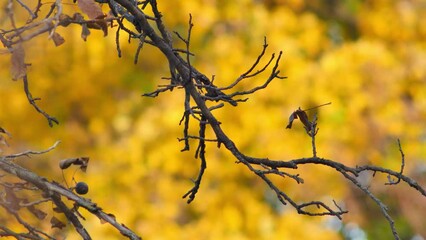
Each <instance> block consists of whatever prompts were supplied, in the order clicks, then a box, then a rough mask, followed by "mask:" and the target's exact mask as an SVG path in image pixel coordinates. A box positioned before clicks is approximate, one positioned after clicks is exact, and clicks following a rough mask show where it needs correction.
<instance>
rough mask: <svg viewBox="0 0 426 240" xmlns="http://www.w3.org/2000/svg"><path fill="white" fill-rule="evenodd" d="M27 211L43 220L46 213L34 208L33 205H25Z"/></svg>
mask: <svg viewBox="0 0 426 240" xmlns="http://www.w3.org/2000/svg"><path fill="white" fill-rule="evenodd" d="M27 209H28V211H30V212H31V213H32V214H33V215H34V216H35V217H36V218H37V219H38V220H43V219H44V218H46V216H47V213H45V212H43V211H41V210H40V209H38V208H36V207H35V206H34V205H31V206H28V207H27Z"/></svg>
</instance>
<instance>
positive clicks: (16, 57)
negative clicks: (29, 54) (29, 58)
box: [11, 43, 27, 80]
mask: <svg viewBox="0 0 426 240" xmlns="http://www.w3.org/2000/svg"><path fill="white" fill-rule="evenodd" d="M11 63H12V64H11V65H12V69H11V72H12V79H13V80H18V79H20V78H23V77H24V76H25V75H26V74H27V65H26V64H25V50H24V48H23V47H22V44H20V43H19V44H17V45H15V47H14V48H13V52H12V57H11Z"/></svg>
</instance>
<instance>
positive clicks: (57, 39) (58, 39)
mask: <svg viewBox="0 0 426 240" xmlns="http://www.w3.org/2000/svg"><path fill="white" fill-rule="evenodd" d="M52 40H53V42H54V43H55V46H56V47H57V46H60V45H62V44H63V43H64V42H65V39H64V38H63V37H62V36H61V35H59V33H57V32H54V33H53V35H52Z"/></svg>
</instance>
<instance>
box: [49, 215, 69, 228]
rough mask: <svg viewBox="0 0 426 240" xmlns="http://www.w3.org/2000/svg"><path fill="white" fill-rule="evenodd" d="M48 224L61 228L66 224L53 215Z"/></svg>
mask: <svg viewBox="0 0 426 240" xmlns="http://www.w3.org/2000/svg"><path fill="white" fill-rule="evenodd" d="M50 224H51V228H59V229H62V228H64V227H65V226H66V225H65V224H64V223H63V222H61V221H60V220H59V219H57V218H56V217H55V216H53V217H52V218H51V219H50Z"/></svg>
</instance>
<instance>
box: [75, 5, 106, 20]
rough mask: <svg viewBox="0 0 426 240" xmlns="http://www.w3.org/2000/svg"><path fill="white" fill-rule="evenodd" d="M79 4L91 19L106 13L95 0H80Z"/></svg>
mask: <svg viewBox="0 0 426 240" xmlns="http://www.w3.org/2000/svg"><path fill="white" fill-rule="evenodd" d="M77 5H78V7H79V8H80V10H81V11H82V12H83V13H85V14H87V16H89V18H90V19H97V18H99V17H100V16H103V15H104V13H103V12H102V8H101V7H100V6H99V5H98V4H97V3H96V2H95V1H94V0H78V2H77Z"/></svg>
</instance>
